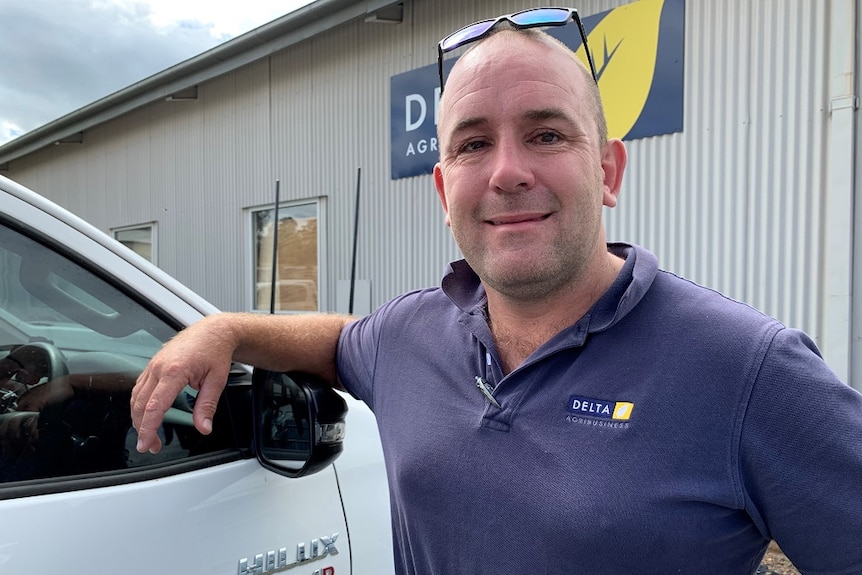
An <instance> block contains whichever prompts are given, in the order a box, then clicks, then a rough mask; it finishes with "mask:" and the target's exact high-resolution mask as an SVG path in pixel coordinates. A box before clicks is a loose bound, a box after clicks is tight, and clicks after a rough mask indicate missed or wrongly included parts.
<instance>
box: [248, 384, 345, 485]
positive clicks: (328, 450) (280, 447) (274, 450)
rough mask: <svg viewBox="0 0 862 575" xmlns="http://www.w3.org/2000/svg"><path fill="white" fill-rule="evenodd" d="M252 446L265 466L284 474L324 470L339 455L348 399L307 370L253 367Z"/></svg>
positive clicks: (304, 473)
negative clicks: (304, 372) (289, 370)
mask: <svg viewBox="0 0 862 575" xmlns="http://www.w3.org/2000/svg"><path fill="white" fill-rule="evenodd" d="M252 397H253V404H254V445H255V452H256V454H257V458H258V461H260V463H261V465H263V466H264V467H266V468H267V469H270V470H271V471H274V472H276V473H278V474H280V475H285V476H287V477H302V476H304V475H310V474H312V473H316V472H317V471H320V470H321V469H323V468H324V467H326V466H328V465H329V464H331V463H332V462H333V461H335V460H336V459H337V458H338V456H339V455H340V454H341V451H342V449H343V448H344V446H343V441H344V419H345V416H346V414H347V403H346V402H345V401H344V399H342V398H341V396H339V395H338V394H337V393H336V392H335V391H334V390H333V389H332V387H331V386H329V385H327V384H326V383H324V382H322V381H320V380H319V379H317V378H315V377H313V376H310V375H307V374H303V373H296V372H291V373H276V372H272V371H268V370H264V369H255V370H254V374H253V376H252Z"/></svg>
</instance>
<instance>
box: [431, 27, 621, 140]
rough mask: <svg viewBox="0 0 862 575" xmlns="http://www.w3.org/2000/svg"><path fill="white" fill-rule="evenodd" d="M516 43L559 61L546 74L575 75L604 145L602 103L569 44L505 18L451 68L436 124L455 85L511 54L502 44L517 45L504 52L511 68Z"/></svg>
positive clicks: (595, 88)
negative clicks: (535, 49)
mask: <svg viewBox="0 0 862 575" xmlns="http://www.w3.org/2000/svg"><path fill="white" fill-rule="evenodd" d="M518 43H523V44H522V46H524V48H523V50H527V49H530V47H531V46H532V48H538V49H539V50H540V51H543V52H546V54H547V55H548V57H549V58H550V59H549V60H548V61H549V62H551V61H554V62H556V63H558V64H559V67H555V68H553V69H550V70H549V71H548V73H549V74H560V75H565V74H570V75H571V76H572V77H573V78H576V79H577V83H578V84H579V85H580V87H581V88H582V89H581V90H579V92H580V96H581V97H580V98H579V100H580V101H581V102H582V103H583V105H584V106H586V107H587V108H588V111H589V115H590V117H591V118H592V119H593V121H594V124H595V129H596V134H597V136H598V142H599V145H600V146H603V145H604V144H605V143H606V142H607V139H608V133H607V132H608V130H607V121H606V119H605V112H604V107H603V106H602V100H601V94H600V93H599V89H598V86H597V85H596V83H595V81H594V80H593V76H592V72H590V70H589V68H587V67H586V66H585V65H584V64H583V62H581V60H580V59H579V58H578V57H577V56H576V55H575V53H574V52H572V51H571V50H570V49H569V48H568V46H566V45H565V44H563V43H562V42H560V41H559V40H557V39H556V38H554V37H553V36H551V35H549V34H547V33H545V32H542V31H541V30H539V29H537V28H527V29H520V30H519V29H515V28H512V27H510V26H508V24H507V23H505V22H503V23H501V24H500V26H499V27H498V28H495V29H494V30H492V31H491V34H489V35H488V37H487V38H483V39H482V40H480V41H478V42H476V43H475V44H474V45H472V46H471V47H470V48H468V49H467V50H466V51H465V52H464V54H463V55H462V56H461V57H460V58H459V59H458V60H457V61H456V62H455V65H454V66H453V68H452V71H451V72H450V74H449V76H448V78H447V79H446V90H445V91H444V93H443V95H442V97H441V100H440V116H441V119H440V120H441V121H440V123H439V124H438V128H439V126H441V125H442V124H443V119H444V117H445V115H446V112H447V100H452V99H454V98H455V96H454V95H452V93H453V91H456V90H457V87H458V86H461V85H463V83H464V82H465V81H467V80H469V79H470V78H471V77H473V76H474V75H475V74H476V71H477V69H481V68H485V67H488V66H491V65H494V64H495V63H496V64H500V61H499V57H500V55H501V53H505V54H513V51H512V50H504V49H503V47H504V46H505V47H509V48H512V47H515V48H516V50H515V51H514V55H508V56H505V57H506V59H507V60H509V61H511V63H512V64H513V70H514V69H515V66H514V65H515V64H516V59H517V58H518V55H517V54H518V51H519V50H521V48H519V47H518V46H517V44H518ZM561 56H562V58H561ZM503 64H504V65H506V64H508V62H505V61H504V62H503ZM503 73H505V72H503ZM443 136H444V135H443V134H442V133H439V130H438V139H440V140H441V141H442V140H443Z"/></svg>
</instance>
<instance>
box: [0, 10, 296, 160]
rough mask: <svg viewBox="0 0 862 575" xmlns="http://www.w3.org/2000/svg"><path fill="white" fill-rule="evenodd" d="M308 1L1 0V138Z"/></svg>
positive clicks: (106, 93)
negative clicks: (3, 0)
mask: <svg viewBox="0 0 862 575" xmlns="http://www.w3.org/2000/svg"><path fill="white" fill-rule="evenodd" d="M305 3H307V1H304V0H293V1H288V2H284V1H281V2H277V1H273V0H266V1H262V0H261V1H259V2H257V5H258V6H257V8H256V9H253V8H254V6H255V2H254V1H252V0H245V1H244V2H237V3H220V2H212V1H211V0H209V1H208V2H203V1H200V0H149V1H148V2H142V1H138V2H135V1H129V0H63V1H61V2H58V1H57V0H26V1H24V0H13V1H5V2H0V22H3V23H4V26H3V57H2V58H0V144H2V143H3V142H5V141H7V140H9V139H11V138H12V137H15V136H17V135H20V133H22V132H26V131H30V130H33V129H35V128H37V127H39V126H41V125H43V124H45V123H48V122H50V121H52V120H55V119H57V118H59V117H61V116H64V115H66V114H68V113H70V112H72V111H74V110H77V109H78V108H81V107H83V106H85V105H87V104H89V103H91V102H94V101H96V100H98V99H100V98H103V97H105V96H107V95H109V94H111V93H113V92H116V91H118V90H121V89H122V88H125V87H127V86H129V85H131V84H134V83H135V82H138V81H140V80H143V79H144V78H146V77H148V76H151V75H153V74H156V73H158V72H160V71H162V70H165V69H167V68H169V67H171V66H173V65H175V64H177V63H179V62H181V61H183V60H186V59H188V58H191V57H193V56H196V55H198V54H200V53H202V52H205V51H206V50H208V49H210V48H213V47H214V46H216V45H218V44H220V43H222V42H224V41H225V40H227V39H229V38H230V37H233V36H236V35H238V34H241V33H243V32H246V31H248V30H250V29H252V28H255V27H257V26H260V25H262V24H264V23H266V22H268V21H270V20H273V19H275V18H277V17H279V16H281V15H283V14H286V13H287V12H288V11H290V10H293V9H295V8H297V7H299V6H301V5H303V4H305ZM223 4H224V5H225V6H222V5H223Z"/></svg>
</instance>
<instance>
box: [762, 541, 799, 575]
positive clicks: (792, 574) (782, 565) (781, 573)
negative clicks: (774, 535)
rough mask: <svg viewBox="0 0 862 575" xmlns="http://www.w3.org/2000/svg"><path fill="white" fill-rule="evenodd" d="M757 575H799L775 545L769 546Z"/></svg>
mask: <svg viewBox="0 0 862 575" xmlns="http://www.w3.org/2000/svg"><path fill="white" fill-rule="evenodd" d="M757 575H801V574H800V573H799V571H797V569H796V567H794V566H793V563H791V562H790V560H789V559H787V557H785V556H784V553H782V552H781V549H779V548H778V546H777V545H776V544H775V543H772V544H771V545H770V546H769V549H768V550H767V551H766V555H765V556H764V557H763V561H762V562H761V564H760V567H758V569H757Z"/></svg>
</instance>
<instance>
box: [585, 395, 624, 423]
mask: <svg viewBox="0 0 862 575" xmlns="http://www.w3.org/2000/svg"><path fill="white" fill-rule="evenodd" d="M634 408H635V404H634V403H632V402H630V401H607V400H604V399H595V398H592V397H582V396H580V395H573V396H571V397H570V398H569V411H570V412H571V413H574V414H577V415H580V416H584V417H594V418H598V419H611V420H614V421H628V420H629V419H631V416H632V411H634Z"/></svg>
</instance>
